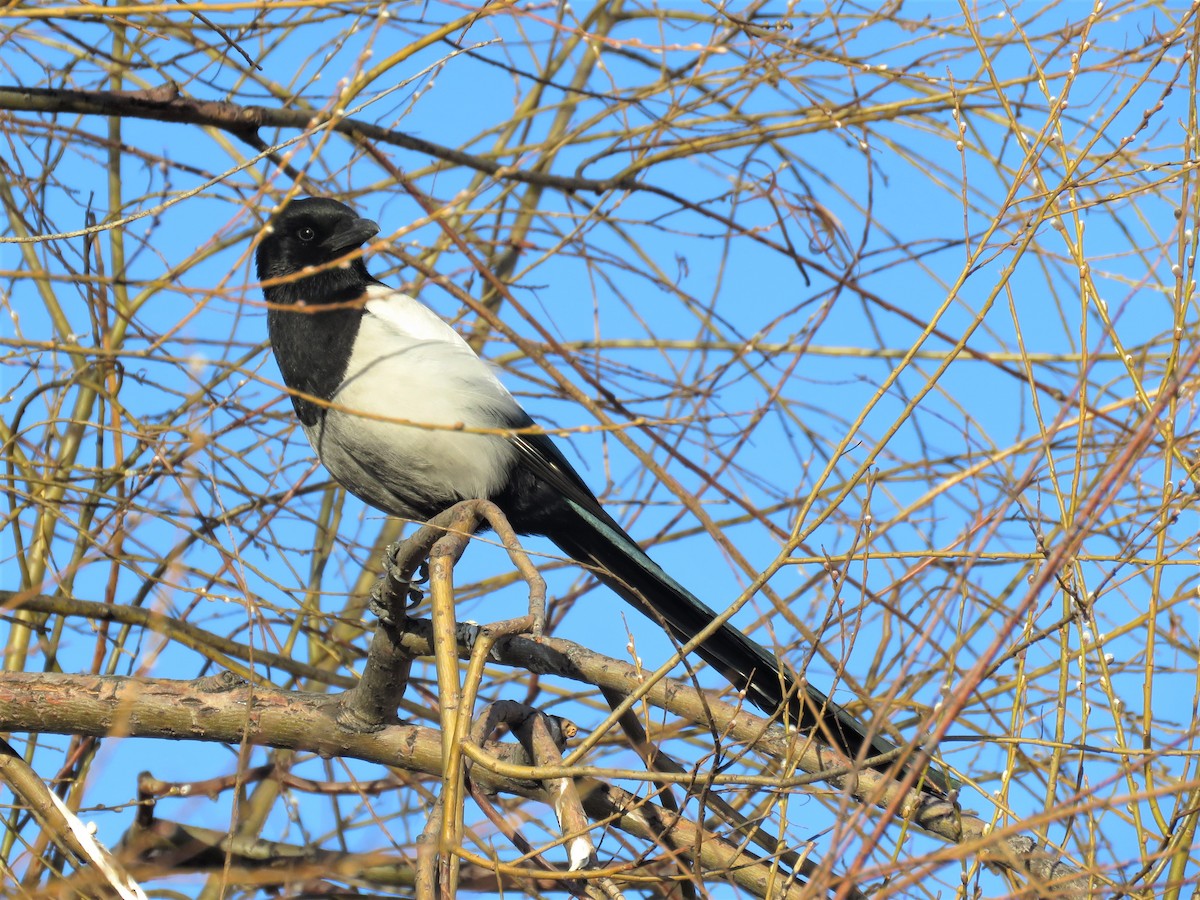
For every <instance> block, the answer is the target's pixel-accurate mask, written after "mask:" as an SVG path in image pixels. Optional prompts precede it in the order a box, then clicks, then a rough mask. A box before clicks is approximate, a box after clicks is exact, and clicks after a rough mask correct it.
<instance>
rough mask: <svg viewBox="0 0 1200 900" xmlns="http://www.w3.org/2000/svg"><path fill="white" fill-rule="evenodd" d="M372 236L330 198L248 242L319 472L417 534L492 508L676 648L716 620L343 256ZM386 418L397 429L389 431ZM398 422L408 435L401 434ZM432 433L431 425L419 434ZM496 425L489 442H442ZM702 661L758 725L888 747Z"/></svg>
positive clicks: (420, 323)
mask: <svg viewBox="0 0 1200 900" xmlns="http://www.w3.org/2000/svg"><path fill="white" fill-rule="evenodd" d="M378 232H379V226H378V225H376V224H375V223H374V222H372V221H370V220H369V219H363V218H359V217H358V216H357V215H356V214H355V213H354V211H353V210H351V209H350V208H349V207H348V206H346V205H345V204H342V203H339V202H337V201H335V200H327V199H320V198H306V199H301V200H295V201H293V202H291V203H290V204H288V205H287V206H286V207H284V208H283V209H282V210H281V211H279V212H278V213H277V214H276V215H275V217H274V219H273V220H272V222H271V223H270V225H269V226H268V227H267V229H266V230H265V231H264V234H263V237H262V239H261V242H260V243H259V245H258V251H257V265H258V277H259V279H260V280H261V281H263V282H266V283H267V284H266V286H265V287H264V289H263V293H264V294H265V296H266V299H267V301H268V303H269V304H270V306H269V310H268V313H267V325H268V328H269V330H270V336H271V346H272V347H273V349H274V351H275V359H276V361H277V362H278V363H279V368H280V371H281V372H282V374H283V380H284V382H285V384H286V385H287V386H288V388H289V389H290V390H291V391H292V392H293V393H292V403H293V405H294V406H295V409H296V415H297V416H298V417H299V419H300V423H301V424H302V425H303V427H304V432H305V434H306V435H308V439H309V441H311V442H312V446H313V448H314V449H315V450H316V452H317V455H318V456H319V457H320V459H321V462H322V463H323V464H324V465H325V468H327V469H328V470H329V472H330V474H332V475H333V477H334V478H335V479H336V480H337V481H338V482H339V483H340V484H341V485H342V486H343V487H345V488H346V489H347V490H348V491H350V492H351V493H353V494H354V495H356V496H357V497H359V498H361V499H362V500H363V501H364V502H366V503H368V504H370V505H371V506H373V507H375V508H376V509H379V510H382V511H383V512H385V513H388V514H390V515H393V516H399V517H402V518H405V519H410V520H413V521H417V522H423V521H425V520H428V519H430V518H432V517H433V516H435V515H437V514H438V513H440V512H442V511H444V510H446V509H448V508H449V507H450V506H452V505H454V504H455V503H457V502H459V501H462V500H473V499H486V500H491V501H492V502H494V503H495V504H496V505H497V506H498V507H499V508H500V509H501V510H502V511H503V512H504V514H505V515H506V516H507V517H508V520H509V522H511V524H512V526H513V527H514V528H515V529H516V530H517V531H519V532H521V533H524V534H537V535H544V536H545V537H547V538H549V539H550V540H551V541H553V542H554V543H555V544H556V545H557V546H558V547H559V549H561V550H562V551H563V552H564V553H565V554H567V555H568V556H570V557H571V558H572V559H574V560H577V561H578V562H580V563H583V564H585V565H587V566H588V567H589V568H590V569H591V571H592V572H594V573H595V574H596V576H597V577H598V578H599V579H600V580H601V581H603V582H604V583H605V584H606V585H608V586H609V587H610V588H612V590H614V591H615V592H616V593H617V594H619V595H620V596H621V597H622V598H624V599H625V600H626V601H627V602H628V603H630V604H631V605H632V606H633V607H634V608H635V609H637V610H639V611H641V612H642V613H644V614H646V615H647V616H649V617H650V618H651V619H653V620H654V621H655V622H659V623H662V624H665V626H666V627H667V629H668V630H669V631H670V632H671V634H672V635H673V636H674V637H675V639H676V640H679V641H681V642H683V641H687V640H690V639H691V638H692V637H694V636H695V635H696V634H697V633H698V632H699V631H700V630H701V629H703V628H704V627H705V626H707V625H708V624H709V623H711V622H712V620H713V619H714V618H715V617H716V613H714V612H713V610H711V609H709V607H707V606H705V605H704V604H703V603H701V602H700V600H698V599H697V598H696V597H694V596H693V595H692V594H691V593H690V592H689V591H687V590H686V589H685V588H683V587H682V586H681V585H680V584H679V583H678V582H676V581H675V580H674V579H673V578H671V576H670V575H668V574H667V573H666V572H664V571H663V570H662V569H661V568H660V567H659V566H658V564H657V563H655V562H654V561H653V560H652V559H650V557H649V556H647V555H646V553H645V552H643V550H642V548H641V547H639V546H638V544H637V543H636V542H635V541H634V540H633V538H631V537H630V536H629V535H628V534H626V533H625V531H624V529H622V528H621V526H620V525H618V524H617V522H616V521H615V520H614V519H613V518H612V517H611V516H609V515H608V513H606V512H605V511H604V509H603V508H602V507H601V506H600V503H599V501H598V500H597V499H596V497H595V495H594V494H593V493H592V492H591V490H589V489H588V486H587V485H586V484H585V483H584V481H583V479H582V478H581V477H580V476H579V474H578V473H577V472H576V471H575V470H574V468H572V466H571V465H570V463H568V462H567V460H566V458H565V457H564V456H563V454H562V453H561V452H560V451H559V450H558V448H557V447H556V446H555V444H554V442H553V441H552V440H551V439H550V438H549V437H548V436H546V435H544V434H538V433H530V432H528V431H527V432H524V433H521V434H504V433H501V432H503V431H504V430H505V429H526V428H528V427H529V426H531V425H533V420H532V419H531V418H530V417H529V415H528V414H527V413H526V412H525V410H524V409H522V407H521V405H520V404H519V403H518V402H517V401H516V399H514V397H513V395H512V394H510V393H509V392H508V390H507V389H505V387H504V385H502V384H501V383H500V381H499V379H498V378H497V377H496V375H495V374H494V372H493V371H492V369H491V367H490V366H489V365H488V364H487V363H485V362H484V361H483V360H481V359H480V358H479V357H478V356H477V355H476V354H475V352H474V351H473V350H472V349H471V348H470V346H469V345H468V344H467V343H466V341H464V340H463V339H462V337H460V336H459V334H458V332H456V331H455V330H454V329H453V328H451V327H450V326H449V325H448V324H447V323H446V322H444V321H443V320H442V319H441V318H439V317H438V316H437V315H436V314H435V313H434V312H433V311H432V310H430V309H429V308H428V307H426V306H424V305H423V304H421V303H420V302H418V301H417V300H414V299H413V298H412V297H409V296H407V295H405V294H402V293H400V292H399V291H396V290H393V289H391V288H389V287H387V286H386V285H384V284H382V283H380V282H379V281H376V280H375V279H374V278H372V277H371V275H370V274H369V273H368V272H367V268H366V265H365V264H364V262H363V259H362V256H361V255H358V254H355V255H353V256H351V254H353V252H354V251H355V250H356V249H357V248H358V247H360V246H362V245H363V244H365V243H366V242H367V241H369V240H370V239H371V238H372V237H373V236H375V235H376V234H377V233H378ZM397 420H399V421H397ZM403 423H412V424H403ZM422 425H427V426H443V427H440V428H439V427H432V428H431V427H424V428H423V427H421V426H422ZM456 425H462V426H466V427H467V428H468V429H496V430H497V432H498V433H495V434H484V433H479V432H478V431H474V432H472V431H470V430H467V431H458V430H451V429H449V428H447V427H446V426H456ZM697 653H698V654H699V655H700V657H701V658H702V659H704V660H706V661H707V662H708V663H710V664H711V665H712V666H713V667H714V668H715V669H716V670H717V671H718V672H720V673H721V674H722V675H723V676H724V677H725V678H727V679H728V680H729V681H730V683H731V684H733V685H734V686H735V687H736V688H738V689H739V690H744V691H745V692H746V694H745V696H746V697H747V699H749V700H750V701H751V702H752V703H753V704H754V705H755V706H757V707H758V708H759V709H761V710H762V711H763V712H765V713H767V714H769V715H776V714H779V713H780V712H781V711H782V709H783V708H784V706H785V704H786V705H787V707H788V709H789V717H790V721H791V722H792V724H794V725H797V726H799V727H800V728H804V729H814V728H815V729H818V733H819V735H820V736H821V737H822V739H824V740H826V741H829V742H831V743H833V744H835V745H836V746H838V748H839V749H840V750H842V751H843V752H845V753H847V754H849V755H850V756H851V757H854V756H856V755H858V754H860V753H861V754H863V755H864V756H873V755H876V754H880V753H885V752H887V751H890V750H892V749H894V747H893V745H891V744H890V743H888V742H887V741H885V740H883V739H882V738H880V737H878V736H868V733H867V730H866V729H865V727H864V726H863V725H861V724H860V723H859V722H858V721H856V720H855V719H854V718H853V717H852V716H850V715H849V714H848V713H847V712H846V711H845V710H843V709H842V708H841V707H839V706H838V705H837V704H835V703H833V702H832V701H831V700H830V699H829V698H828V697H826V696H825V695H824V694H823V693H821V692H820V691H818V690H816V689H815V688H813V687H807V686H806V687H805V688H804V689H803V690H801V689H799V688H798V687H797V685H796V682H795V680H794V679H793V678H792V677H791V675H790V674H788V673H787V671H786V669H784V668H783V667H782V666H781V665H780V663H779V661H778V660H777V659H776V658H775V657H774V656H773V655H772V654H770V653H768V652H767V651H766V650H765V649H763V648H762V647H760V646H759V645H758V644H756V643H754V642H753V641H751V640H750V639H749V638H747V637H746V636H745V635H744V634H742V633H741V632H740V631H738V630H737V629H736V628H734V627H733V626H732V625H729V624H726V625H724V626H723V627H722V628H721V629H720V631H718V632H716V633H715V634H714V635H713V636H712V637H710V638H709V639H708V640H707V641H705V642H704V643H703V644H702V645H701V646H700V647H699V648H698V650H697Z"/></svg>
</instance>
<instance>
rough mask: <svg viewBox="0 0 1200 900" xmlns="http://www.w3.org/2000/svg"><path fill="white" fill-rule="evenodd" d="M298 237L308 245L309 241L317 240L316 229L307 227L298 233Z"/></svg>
mask: <svg viewBox="0 0 1200 900" xmlns="http://www.w3.org/2000/svg"><path fill="white" fill-rule="evenodd" d="M296 237H298V238H300V240H302V241H304V243H306V244H307V243H308V242H309V241H312V240H316V237H317V231H316V229H315V228H309V227H308V226H307V225H305V226H304V227H303V228H301V229H300V230H299V231H297V232H296Z"/></svg>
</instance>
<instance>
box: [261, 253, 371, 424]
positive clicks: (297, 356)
mask: <svg viewBox="0 0 1200 900" xmlns="http://www.w3.org/2000/svg"><path fill="white" fill-rule="evenodd" d="M356 262H357V263H358V267H360V268H361V266H362V262H361V260H356ZM354 268H355V267H354V266H353V265H352V266H351V267H350V268H349V269H329V270H326V271H323V272H320V273H319V274H316V275H313V276H311V277H309V278H302V279H297V280H296V281H291V282H287V283H285V284H279V285H274V286H272V287H268V288H264V290H263V294H264V296H265V297H266V299H267V302H268V303H269V304H271V306H270V308H269V309H268V310H267V331H268V333H269V334H270V336H271V345H272V347H273V348H274V350H275V359H276V361H277V362H278V363H279V370H280V372H281V373H282V375H283V381H284V384H286V385H287V386H288V387H289V388H291V389H292V390H294V391H299V392H301V393H304V394H309V395H311V396H313V397H318V398H320V399H321V400H326V401H328V400H332V399H333V395H334V393H336V391H337V389H338V386H339V385H341V383H342V381H343V380H344V379H345V377H346V370H347V368H348V366H349V364H350V354H351V353H352V352H353V349H354V339H355V338H356V337H357V336H358V328H359V324H360V323H361V322H362V317H363V301H364V296H363V295H364V292H365V290H366V287H367V284H368V283H369V281H370V276H368V275H366V270H365V269H362V271H354ZM292 405H293V406H294V407H295V409H296V415H297V416H298V417H299V419H300V421H301V422H302V423H303V424H304V425H308V426H311V425H315V424H316V423H317V422H318V421H320V420H321V418H322V417H323V416H324V414H325V409H326V407H325V406H323V405H321V404H319V403H314V402H313V401H312V400H307V399H305V398H304V397H299V396H296V395H295V394H293V395H292Z"/></svg>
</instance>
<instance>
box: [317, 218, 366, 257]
mask: <svg viewBox="0 0 1200 900" xmlns="http://www.w3.org/2000/svg"><path fill="white" fill-rule="evenodd" d="M377 234H379V226H378V225H376V224H375V223H374V222H372V221H371V220H370V219H351V220H350V221H349V222H347V223H346V224H345V225H342V226H340V227H339V228H338V230H337V231H335V232H334V233H333V234H331V235H330V236H329V237H327V238H325V240H323V241H321V249H322V250H324V251H326V252H328V253H329V254H330V255H331V256H334V255H340V254H342V253H345V252H346V251H347V250H353V249H354V248H355V247H361V246H362V245H363V244H365V243H366V242H367V241H369V240H370V239H371V238H373V237H375V235H377Z"/></svg>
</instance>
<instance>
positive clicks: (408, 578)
mask: <svg viewBox="0 0 1200 900" xmlns="http://www.w3.org/2000/svg"><path fill="white" fill-rule="evenodd" d="M398 549H399V545H398V544H393V545H392V546H390V547H388V548H387V550H386V551H385V552H384V556H383V572H382V573H381V574H380V576H379V579H378V580H377V581H376V582H375V586H374V587H373V588H371V596H370V598H369V600H368V602H367V607H368V608H369V609H370V610H371V612H372V613H374V614H375V615H376V616H378V617H379V619H380V620H381V621H383V622H387V623H388V624H395V622H396V618H397V613H406V612H407V611H408V610H410V609H412V608H413V607H414V606H416V605H417V604H418V603H420V602H421V601H422V600H424V599H425V592H424V591H423V590H421V588H420V587H419V585H423V584H426V583H428V581H429V562H428V560H422V561H421V564H420V565H419V566H417V570H416V572H415V573H414V572H410V571H408V569H407V567H405V566H400V565H399V564H397V562H396V552H397V550H398Z"/></svg>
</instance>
